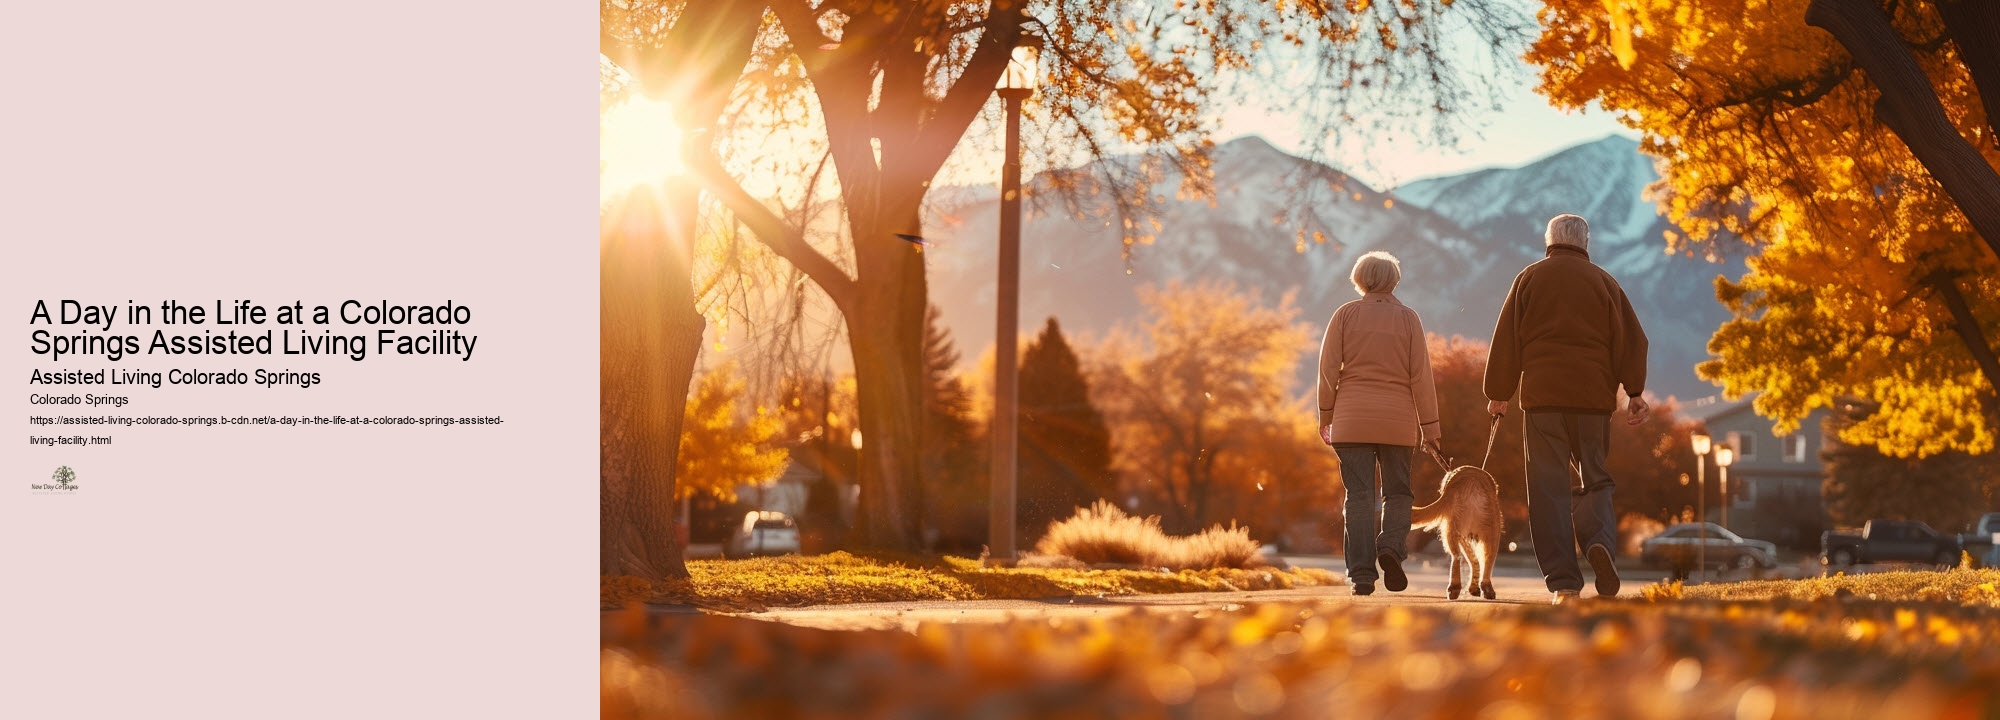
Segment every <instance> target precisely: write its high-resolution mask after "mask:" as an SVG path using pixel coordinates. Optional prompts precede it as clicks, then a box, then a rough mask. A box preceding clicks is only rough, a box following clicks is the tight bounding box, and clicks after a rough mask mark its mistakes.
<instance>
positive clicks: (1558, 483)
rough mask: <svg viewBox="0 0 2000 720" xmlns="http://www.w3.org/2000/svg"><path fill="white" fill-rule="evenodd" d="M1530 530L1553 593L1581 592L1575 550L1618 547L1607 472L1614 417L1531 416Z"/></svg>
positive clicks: (1528, 435) (1526, 437) (1528, 433)
mask: <svg viewBox="0 0 2000 720" xmlns="http://www.w3.org/2000/svg"><path fill="white" fill-rule="evenodd" d="M1522 435H1523V436H1524V441H1525V442H1526V444H1527V457H1528V528H1529V531H1530V534H1531V535H1532V536H1533V537H1534V539H1535V560H1536V561H1537V562H1539V563H1541V566H1542V577H1543V578H1544V579H1545V580H1546V581H1547V583H1548V587H1549V590H1550V591H1552V592H1554V591H1562V590H1576V591H1580V590H1582V589H1583V570H1582V568H1579V567H1578V566H1577V562H1576V559H1577V550H1578V548H1583V549H1585V550H1588V549H1589V548H1590V546H1592V545H1603V546H1604V549H1605V551H1607V552H1609V551H1614V550H1617V548H1618V519H1617V517H1616V516H1614V515H1613V513H1612V508H1611V475H1610V473H1608V472H1606V471H1605V469H1604V452H1605V446H1606V445H1607V444H1608V443H1609V441H1610V435H1611V416H1609V415H1592V414H1587V413H1565V412H1530V413H1528V420H1527V428H1526V432H1524V433H1522Z"/></svg>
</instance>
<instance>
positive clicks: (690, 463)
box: [674, 364, 790, 501]
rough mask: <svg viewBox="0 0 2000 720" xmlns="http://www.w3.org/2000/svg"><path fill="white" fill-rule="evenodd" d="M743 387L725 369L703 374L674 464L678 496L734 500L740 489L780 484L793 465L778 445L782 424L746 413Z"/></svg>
mask: <svg viewBox="0 0 2000 720" xmlns="http://www.w3.org/2000/svg"><path fill="white" fill-rule="evenodd" d="M743 387H744V386H743V381H742V379H740V378H738V377H736V371H735V366H734V365H733V364H725V365H723V366H721V367H718V368H716V369H714V370H710V371H709V372H707V373H705V374H703V375H702V376H701V379H700V381H699V382H697V383H696V386H695V390H694V392H692V393H689V395H688V402H687V414H686V415H685V416H683V418H682V419H681V449H680V458H679V459H678V461H677V462H676V463H675V468H676V469H675V474H674V496H675V498H676V499H679V498H685V497H690V496H692V495H694V494H695V493H709V494H713V495H715V496H716V497H719V498H722V499H723V500H724V501H733V500H735V499H736V488H738V487H740V486H743V485H755V484H758V483H763V482H769V481H771V480H773V479H776V478H777V477H778V475H779V474H780V473H783V472H784V471H785V466H786V465H787V464H788V463H789V462H790V461H789V460H788V459H787V458H788V455H787V454H786V452H785V450H784V449H783V448H780V447H777V446H776V445H775V444H774V443H773V440H775V439H776V438H777V436H778V434H779V433H780V431H781V430H782V429H783V422H782V421H781V420H780V418H779V417H778V416H777V415H776V414H775V413H773V412H771V411H769V410H767V409H765V408H763V407H758V408H756V409H755V411H753V412H751V413H749V414H748V415H747V416H746V414H745V413H744V411H743V408H742V397H743Z"/></svg>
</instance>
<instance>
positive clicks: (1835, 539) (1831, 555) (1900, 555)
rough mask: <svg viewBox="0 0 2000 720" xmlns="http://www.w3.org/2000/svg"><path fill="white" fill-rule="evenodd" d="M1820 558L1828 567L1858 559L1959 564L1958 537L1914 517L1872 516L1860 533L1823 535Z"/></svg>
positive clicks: (1864, 560)
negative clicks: (1910, 518) (1911, 518)
mask: <svg viewBox="0 0 2000 720" xmlns="http://www.w3.org/2000/svg"><path fill="white" fill-rule="evenodd" d="M1819 543H1820V553H1819V559H1820V562H1822V563H1825V564H1826V565H1827V566H1828V567H1847V566H1850V565H1854V564H1856V563H1885V562H1908V563H1934V564H1937V565H1957V564H1958V538H1957V537H1955V536H1951V535H1939V534H1938V531H1936V530H1932V529H1931V526H1929V525H1925V524H1923V523H1920V522H1916V521H1914V520H1870V521H1868V524H1866V525H1863V526H1861V534H1859V535H1856V534H1854V533H1843V532H1829V533H1824V534H1821V535H1820V539H1819Z"/></svg>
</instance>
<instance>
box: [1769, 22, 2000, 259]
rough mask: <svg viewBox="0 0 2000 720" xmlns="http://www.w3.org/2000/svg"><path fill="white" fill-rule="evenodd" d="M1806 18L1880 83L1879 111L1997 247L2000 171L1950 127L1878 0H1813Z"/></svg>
mask: <svg viewBox="0 0 2000 720" xmlns="http://www.w3.org/2000/svg"><path fill="white" fill-rule="evenodd" d="M1806 24H1808V25H1812V26H1814V27H1818V28H1822V29H1825V30H1826V31H1827V32H1829V33H1832V34H1833V36H1834V38H1835V39H1836V40H1839V41H1840V44H1841V45H1843V46H1845V47H1846V48H1847V52H1848V53H1849V54H1850V55H1853V56H1854V61H1855V63H1856V64H1858V65H1860V66H1861V68H1862V69H1863V70H1865V71H1867V73H1868V79H1869V80H1870V81H1871V82H1873V83H1875V86H1876V87H1877V88H1878V89H1880V90H1881V91H1882V97H1881V99H1880V100H1877V101H1876V103H1875V115H1876V117H1878V118H1880V119H1881V120H1882V122H1883V124H1886V125H1888V126H1889V129H1890V130H1892V131H1894V132H1895V133H1896V136H1897V137H1900V138H1902V139H1903V143H1904V144H1906V145H1908V146H1909V147H1910V152H1911V153H1912V154H1914V155H1916V156H1917V160H1918V161H1920V162H1922V163H1923V164H1924V167H1925V168H1926V169H1928V170H1929V171H1930V173H1931V176H1932V177H1934V178H1937V181H1938V184H1940V185H1943V186H1944V190H1945V192H1946V193H1947V194H1949V195H1950V196H1951V198H1952V200H1953V201H1954V202H1956V203H1957V204H1958V208H1959V210H1960V211H1962V212H1964V213H1965V217H1966V219H1967V220H1970V221H1971V222H1972V227H1973V229H1974V230H1975V231H1977V232H1978V233H1979V236H1980V238H1981V239H1983V240H1985V241H1986V246H1987V247H1988V248H1990V249H1992V250H1993V252H1994V253H1995V254H1996V255H2000V173H1995V172H1994V170H1993V166H1991V165H1988V164H1987V163H1986V158H1985V157H1983V156H1981V155H1980V154H1979V150H1978V149H1977V148H1974V147H1973V146H1972V144H1971V143H1969V142H1966V140H1965V137H1964V136H1962V135H1959V134H1958V130H1957V128H1954V127H1952V124H1951V120H1950V119H1949V118H1948V117H1946V116H1945V113H1944V106H1943V105H1942V104H1941V103H1939V101H1938V97H1937V91H1936V89H1934V88H1932V87H1931V84H1930V78H1929V77H1927V76H1925V75H1924V71H1923V68H1921V67H1919V66H1918V65H1917V60H1916V58H1915V57H1914V56H1912V55H1911V54H1910V49H1909V46H1908V44H1907V43H1905V42H1904V40H1903V38H1902V36H1901V35H1898V34H1897V33H1896V28H1895V27H1894V26H1893V25H1891V24H1890V21H1889V16H1888V15H1886V14H1884V13H1883V12H1882V8H1881V6H1880V5H1878V4H1877V3H1876V2H1875V0H1812V4H1811V5H1809V6H1807V7H1806Z"/></svg>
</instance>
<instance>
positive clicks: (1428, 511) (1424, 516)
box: [1410, 494, 1449, 530]
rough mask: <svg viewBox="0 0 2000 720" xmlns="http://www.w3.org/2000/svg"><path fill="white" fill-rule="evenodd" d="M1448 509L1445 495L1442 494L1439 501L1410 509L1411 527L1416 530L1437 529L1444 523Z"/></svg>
mask: <svg viewBox="0 0 2000 720" xmlns="http://www.w3.org/2000/svg"><path fill="white" fill-rule="evenodd" d="M1448 509H1449V508H1447V507H1445V503H1444V495H1442V494H1440V495H1438V499H1437V500H1436V501H1434V502H1432V503H1431V504H1429V505H1425V506H1423V507H1419V508H1410V527H1411V528H1412V529H1415V530H1431V529H1436V528H1437V526H1438V525H1439V524H1440V523H1442V522H1443V521H1444V516H1445V511H1446V510H1448Z"/></svg>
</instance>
